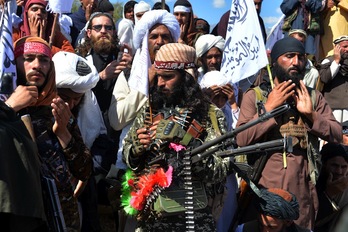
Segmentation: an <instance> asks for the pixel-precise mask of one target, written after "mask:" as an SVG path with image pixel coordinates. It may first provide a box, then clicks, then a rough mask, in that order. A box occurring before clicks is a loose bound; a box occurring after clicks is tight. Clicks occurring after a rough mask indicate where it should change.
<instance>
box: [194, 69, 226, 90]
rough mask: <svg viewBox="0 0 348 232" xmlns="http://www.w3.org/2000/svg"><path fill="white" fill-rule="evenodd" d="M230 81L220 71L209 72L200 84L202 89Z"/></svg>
mask: <svg viewBox="0 0 348 232" xmlns="http://www.w3.org/2000/svg"><path fill="white" fill-rule="evenodd" d="M228 83H229V80H228V78H226V76H225V75H224V74H223V73H222V72H220V71H210V72H207V73H206V74H205V75H204V76H203V77H202V78H201V79H200V80H199V85H200V86H201V88H202V89H204V88H209V87H211V86H213V85H217V86H223V85H227V84H228Z"/></svg>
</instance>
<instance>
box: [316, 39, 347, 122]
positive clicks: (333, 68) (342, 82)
mask: <svg viewBox="0 0 348 232" xmlns="http://www.w3.org/2000/svg"><path fill="white" fill-rule="evenodd" d="M333 43H334V55H332V56H329V57H327V58H326V59H324V60H323V61H322V62H321V65H320V67H319V74H320V79H321V81H322V82H323V83H324V88H323V91H322V93H323V94H324V97H325V99H326V100H327V102H328V103H329V105H330V107H331V108H332V110H333V114H334V115H335V118H336V119H337V121H339V122H344V121H347V120H348V103H347V101H346V100H345V99H347V97H348V92H347V87H348V36H347V35H344V36H340V37H339V38H337V39H335V40H334V41H333Z"/></svg>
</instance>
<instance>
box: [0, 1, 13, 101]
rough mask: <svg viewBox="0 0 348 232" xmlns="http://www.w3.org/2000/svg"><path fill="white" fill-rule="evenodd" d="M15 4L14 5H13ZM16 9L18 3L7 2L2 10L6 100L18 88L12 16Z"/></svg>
mask: <svg viewBox="0 0 348 232" xmlns="http://www.w3.org/2000/svg"><path fill="white" fill-rule="evenodd" d="M13 3H14V4H13ZM15 9H16V1H15V0H12V1H8V2H5V5H4V7H3V8H1V9H0V29H1V35H0V59H1V63H0V95H1V96H0V98H1V100H6V98H7V96H8V95H9V94H11V92H12V91H13V90H14V89H15V88H16V80H17V73H16V65H15V57H14V53H13V42H12V16H11V12H14V10H15Z"/></svg>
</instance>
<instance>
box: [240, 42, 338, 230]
mask: <svg viewBox="0 0 348 232" xmlns="http://www.w3.org/2000/svg"><path fill="white" fill-rule="evenodd" d="M271 60H272V64H273V74H274V87H273V89H270V88H267V86H266V88H264V89H263V92H264V93H265V95H264V96H266V99H265V101H264V104H262V105H261V104H257V103H256V101H258V100H257V98H256V91H255V89H251V90H249V91H247V92H246V93H245V94H244V96H243V100H242V104H241V107H240V114H239V119H238V123H237V128H238V127H239V126H242V125H244V124H246V123H248V122H249V121H252V120H254V119H257V118H258V117H259V113H260V114H262V113H265V112H269V111H271V110H273V109H275V108H277V107H279V106H281V105H283V104H284V103H288V104H289V105H290V108H291V109H290V110H289V111H288V112H286V113H284V114H283V115H280V116H277V117H274V118H271V119H269V120H267V121H263V122H260V123H259V124H257V125H255V126H253V127H250V128H248V129H246V130H244V131H242V132H240V133H239V134H238V135H237V143H238V145H239V146H241V147H243V146H247V145H251V144H255V143H257V142H265V141H270V140H274V139H279V138H283V137H284V136H291V137H292V141H293V144H292V145H293V152H287V151H286V150H276V151H269V152H268V153H267V156H266V158H267V160H265V165H264V167H262V166H261V167H258V168H261V170H260V179H259V181H258V180H255V181H258V184H259V185H260V186H261V187H265V188H281V189H285V190H287V191H289V192H292V193H294V194H295V195H296V198H297V199H298V201H299V205H300V217H299V219H298V220H296V221H295V223H296V224H298V225H300V226H302V227H304V228H309V229H313V226H314V218H315V213H316V211H317V209H318V201H317V194H316V191H315V188H314V185H315V184H316V181H317V177H318V172H319V169H318V164H317V163H316V161H319V156H318V154H317V153H316V152H314V151H316V150H318V137H320V138H321V139H323V140H326V141H330V142H339V141H341V140H342V130H341V125H340V124H339V123H338V122H337V121H336V120H335V118H334V116H333V114H332V110H331V108H330V106H329V105H328V104H327V102H326V101H325V99H324V98H323V96H322V95H321V93H320V92H318V91H316V90H313V89H310V88H307V87H306V86H305V85H304V83H303V81H302V79H303V77H304V72H305V62H306V56H305V49H304V46H303V44H302V43H301V42H300V41H298V40H296V39H294V38H291V37H286V38H284V39H281V40H279V41H277V42H276V43H275V45H274V47H273V49H272V52H271ZM260 87H261V88H263V85H262V86H260ZM268 89H270V90H268ZM268 92H269V93H268ZM257 105H260V106H261V107H257ZM257 108H259V109H257ZM258 111H260V112H258ZM260 159H262V157H261V158H259V159H258V160H257V161H256V162H258V161H260ZM248 161H249V160H248ZM254 162H255V161H254ZM256 164H257V163H256Z"/></svg>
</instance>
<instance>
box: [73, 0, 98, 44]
mask: <svg viewBox="0 0 348 232" xmlns="http://www.w3.org/2000/svg"><path fill="white" fill-rule="evenodd" d="M80 2H81V6H80V7H79V9H78V10H77V11H76V12H74V13H72V14H68V16H69V17H70V18H71V20H72V22H73V26H72V27H71V32H70V36H71V44H72V45H75V43H76V39H77V37H78V36H79V34H80V32H81V30H82V29H83V28H84V27H85V25H86V23H87V22H88V20H89V19H90V17H91V15H92V14H93V12H96V11H97V6H98V0H80Z"/></svg>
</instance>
